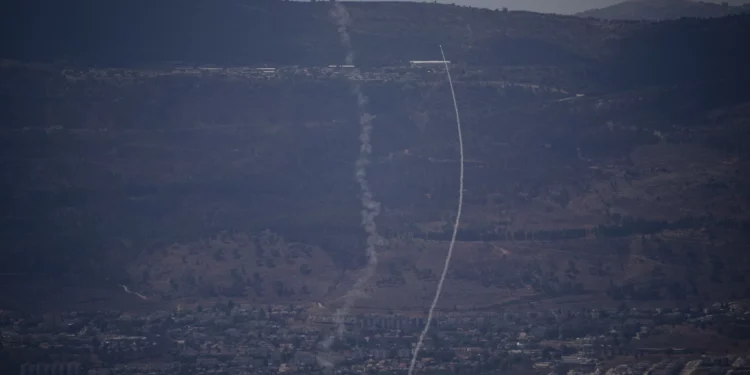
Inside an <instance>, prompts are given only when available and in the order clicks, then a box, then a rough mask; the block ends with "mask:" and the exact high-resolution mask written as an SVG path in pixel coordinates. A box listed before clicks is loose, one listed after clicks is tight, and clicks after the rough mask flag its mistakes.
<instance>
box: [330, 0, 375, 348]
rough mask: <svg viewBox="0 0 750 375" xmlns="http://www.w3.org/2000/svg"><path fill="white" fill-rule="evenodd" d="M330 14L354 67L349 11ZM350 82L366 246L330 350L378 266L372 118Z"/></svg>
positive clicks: (337, 316)
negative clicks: (370, 174) (370, 168)
mask: <svg viewBox="0 0 750 375" xmlns="http://www.w3.org/2000/svg"><path fill="white" fill-rule="evenodd" d="M331 15H332V16H333V17H334V18H336V21H337V23H338V32H339V35H340V37H341V44H342V45H343V46H344V48H345V49H346V58H345V61H346V64H347V65H353V64H354V52H353V50H352V44H351V38H350V37H349V31H348V27H349V12H348V11H347V10H346V7H344V5H343V4H341V3H339V2H334V3H333V11H332V12H331ZM358 73H359V72H358V69H354V71H353V72H352V73H351V74H352V76H350V78H354V77H353V76H354V75H358ZM351 82H352V93H353V94H354V95H355V96H356V97H357V106H358V108H359V112H360V118H359V124H360V126H361V133H360V135H359V140H360V148H359V158H358V159H357V162H356V164H355V178H356V180H357V183H359V187H360V195H361V196H360V200H361V203H362V211H361V216H362V227H363V228H364V230H365V232H366V233H367V244H366V248H365V251H366V253H367V267H366V268H365V270H364V273H363V274H362V275H361V276H360V277H359V279H358V280H357V281H356V282H355V284H354V287H353V288H352V290H351V292H349V293H348V294H347V295H346V297H345V300H344V305H343V306H342V307H341V308H339V309H337V310H336V313H335V315H334V319H335V321H336V322H337V324H338V326H337V328H336V335H335V337H334V336H330V337H328V338H327V339H326V340H324V341H323V342H322V343H321V345H322V346H323V348H325V349H326V350H327V349H329V348H330V346H331V344H332V343H333V340H334V339H335V338H336V337H341V335H343V333H344V322H343V321H344V319H343V318H344V317H346V316H347V315H349V311H350V310H351V308H352V306H353V305H354V299H355V297H357V296H359V295H362V294H363V290H364V287H365V286H366V285H367V283H368V282H369V281H370V279H371V278H372V276H373V275H374V274H375V269H376V268H377V265H378V255H377V252H376V251H375V247H376V246H377V245H379V244H380V241H381V237H380V235H379V234H378V230H377V226H376V225H375V218H376V217H377V216H378V214H379V213H380V203H378V202H377V201H376V200H375V199H374V198H373V194H372V191H371V190H370V184H369V183H368V182H367V170H366V169H367V166H368V165H369V164H370V155H371V154H372V145H371V144H370V135H371V134H372V120H373V119H374V118H375V117H374V116H372V115H370V114H369V113H368V112H367V97H366V96H365V95H364V94H363V93H362V88H361V87H360V85H359V83H358V82H357V81H356V80H354V79H351Z"/></svg>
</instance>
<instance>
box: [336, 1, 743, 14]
mask: <svg viewBox="0 0 750 375" xmlns="http://www.w3.org/2000/svg"><path fill="white" fill-rule="evenodd" d="M348 1H382V0H348ZM414 1H419V2H422V0H414ZM432 1H437V2H438V3H446V4H461V5H470V6H475V7H486V8H491V9H495V8H502V7H507V8H508V9H510V10H529V11H533V12H543V13H559V14H572V13H578V12H583V11H584V10H589V9H594V8H603V7H606V6H610V5H613V4H617V3H621V2H623V0H429V1H428V2H432ZM703 1H705V2H714V3H720V2H721V1H722V0H703ZM724 1H727V0H724ZM749 1H750V0H729V1H727V2H728V3H730V4H736V3H746V2H749Z"/></svg>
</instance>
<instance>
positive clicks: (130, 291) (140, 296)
mask: <svg viewBox="0 0 750 375" xmlns="http://www.w3.org/2000/svg"><path fill="white" fill-rule="evenodd" d="M117 285H119V286H120V287H121V288H122V290H124V291H125V293H130V294H133V295H135V296H136V297H138V298H140V299H142V300H148V298H147V297H146V296H144V295H143V294H140V293H138V292H133V291H132V290H130V288H128V286H127V285H122V284H117Z"/></svg>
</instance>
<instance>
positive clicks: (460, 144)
mask: <svg viewBox="0 0 750 375" xmlns="http://www.w3.org/2000/svg"><path fill="white" fill-rule="evenodd" d="M440 54H442V55H443V63H444V64H445V73H446V74H447V75H448V84H450V88H451V95H452V96H453V108H455V109H456V127H457V128H458V150H459V152H460V155H461V169H460V172H459V183H458V212H457V213H456V222H455V223H454V224H453V235H452V236H451V243H450V245H449V246H448V255H446V257H445V265H444V266H443V274H442V275H440V281H439V282H438V286H437V291H436V292H435V298H434V299H433V300H432V305H430V312H429V313H428V314H427V322H426V324H425V326H424V329H423V330H422V333H421V334H420V335H419V341H417V346H416V348H414V354H413V356H412V358H411V364H410V365H409V375H411V374H412V373H413V372H414V365H415V364H416V363H417V356H419V350H420V349H422V343H423V341H424V337H425V336H426V335H427V332H428V331H429V330H430V323H432V314H433V313H434V312H435V306H437V304H438V301H439V300H440V294H441V293H442V292H443V283H445V275H446V274H447V273H448V267H450V264H451V257H452V256H453V246H454V245H455V244H456V234H457V233H458V224H459V222H460V221H461V209H462V208H463V204H464V141H463V137H462V135H461V117H460V116H459V115H458V103H457V102H456V91H455V90H453V80H451V72H450V69H449V68H448V62H447V61H446V60H445V52H443V46H440Z"/></svg>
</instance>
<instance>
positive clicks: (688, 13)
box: [576, 0, 750, 21]
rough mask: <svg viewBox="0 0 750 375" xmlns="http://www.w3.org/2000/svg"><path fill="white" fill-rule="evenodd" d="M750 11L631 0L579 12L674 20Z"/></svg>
mask: <svg viewBox="0 0 750 375" xmlns="http://www.w3.org/2000/svg"><path fill="white" fill-rule="evenodd" d="M742 13H750V4H745V5H736V6H734V5H730V4H729V3H728V2H723V3H721V4H716V3H708V2H702V1H693V0H628V1H624V2H622V3H619V4H615V5H612V6H609V7H605V8H600V9H591V10H587V11H585V12H581V13H577V14H576V15H577V16H580V17H592V18H602V19H612V20H648V21H658V20H670V19H679V18H684V17H695V18H712V17H724V16H729V15H735V14H742Z"/></svg>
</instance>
